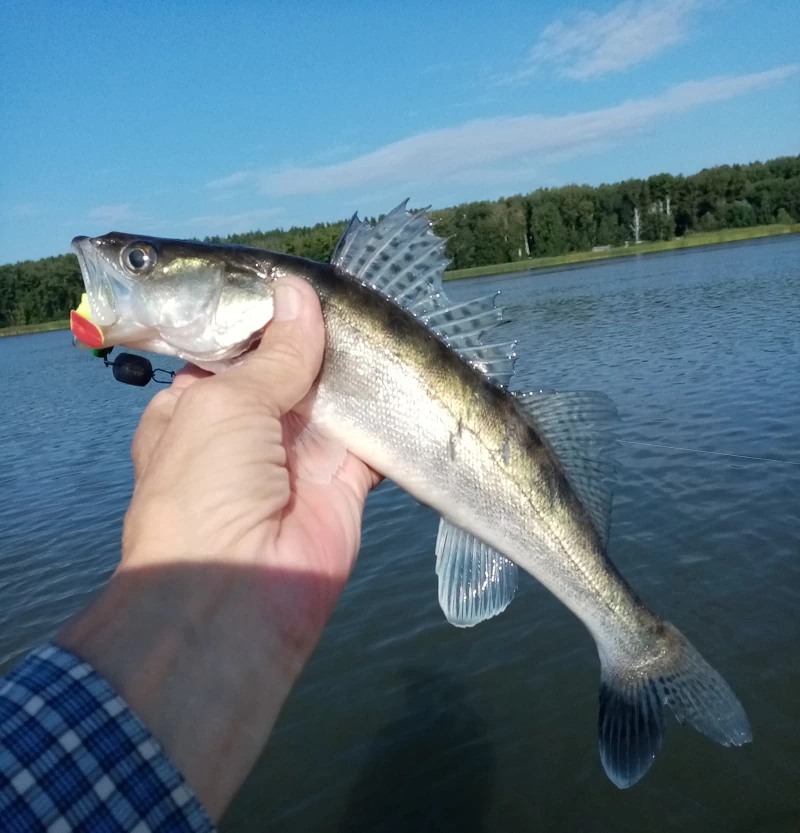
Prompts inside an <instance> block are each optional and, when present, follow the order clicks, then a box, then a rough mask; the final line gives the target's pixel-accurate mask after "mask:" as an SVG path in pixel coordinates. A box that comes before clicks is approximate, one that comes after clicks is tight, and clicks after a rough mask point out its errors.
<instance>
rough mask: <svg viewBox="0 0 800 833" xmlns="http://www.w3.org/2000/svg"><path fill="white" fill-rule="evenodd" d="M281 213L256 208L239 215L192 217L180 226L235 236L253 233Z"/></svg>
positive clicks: (277, 209) (274, 209)
mask: <svg viewBox="0 0 800 833" xmlns="http://www.w3.org/2000/svg"><path fill="white" fill-rule="evenodd" d="M281 212H282V209H280V208H256V209H253V210H252V211H242V212H239V213H238V214H204V215H202V216H199V217H190V218H189V219H188V220H184V221H183V222H181V223H179V224H178V225H180V226H183V227H186V228H191V229H201V230H202V232H203V233H205V234H233V233H235V232H237V231H252V230H253V229H254V228H255V227H256V226H257V225H259V224H262V223H265V222H269V221H271V220H273V219H274V218H275V217H276V216H278V215H279V214H281Z"/></svg>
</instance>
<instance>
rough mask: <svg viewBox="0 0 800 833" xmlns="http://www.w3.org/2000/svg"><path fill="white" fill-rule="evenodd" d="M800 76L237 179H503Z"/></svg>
mask: <svg viewBox="0 0 800 833" xmlns="http://www.w3.org/2000/svg"><path fill="white" fill-rule="evenodd" d="M798 71H800V64H791V65H787V66H783V67H778V68H776V69H772V70H768V71H766V72H759V73H753V74H750V75H739V76H724V77H718V78H710V79H707V80H704V81H691V82H688V83H685V84H679V85H677V86H674V87H671V88H669V89H668V90H667V91H666V92H664V93H663V94H661V95H658V96H653V97H651V98H644V99H637V100H632V101H626V102H623V103H622V104H619V105H617V106H615V107H609V108H606V109H602V110H593V111H590V112H586V113H573V114H569V115H565V116H538V115H529V116H516V117H498V118H492V119H482V120H477V121H470V122H466V123H465V124H461V125H458V126H456V127H450V128H444V129H441V130H433V131H429V132H427V133H420V134H418V135H416V136H411V137H409V138H407V139H402V140H400V141H398V142H393V143H391V144H388V145H385V146H384V147H382V148H379V149H378V150H375V151H373V152H371V153H367V154H363V155H362V156H358V157H355V158H354V159H351V160H349V161H347V162H340V163H337V164H332V165H316V166H312V165H305V166H297V167H294V168H289V169H286V170H281V171H275V172H266V173H260V174H259V173H257V172H255V171H250V172H248V175H247V177H246V179H242V178H240V179H239V180H237V182H238V183H239V184H241V183H242V182H244V181H249V182H250V183H251V184H252V185H254V186H257V187H259V188H260V190H261V191H262V192H264V193H266V194H269V195H272V196H274V195H281V196H286V195H301V194H323V193H330V192H334V191H340V190H345V189H348V190H352V189H365V188H370V189H372V188H376V187H377V188H381V187H387V186H392V185H413V184H417V183H430V182H431V181H434V182H437V183H443V182H448V181H449V182H465V181H467V180H470V179H474V177H475V176H476V175H480V176H482V177H489V176H492V177H495V178H502V176H503V174H504V172H507V171H520V170H523V169H526V168H529V167H530V165H531V164H532V163H533V162H535V163H539V162H541V161H543V160H552V159H556V158H557V159H565V158H574V157H575V156H581V155H588V154H590V153H593V152H596V150H597V148H598V147H607V146H608V145H609V144H610V143H613V142H618V141H619V140H620V139H622V138H624V137H625V136H630V135H633V134H636V133H639V132H641V131H644V130H647V129H649V128H651V127H652V126H653V125H654V124H655V123H656V122H657V121H658V120H659V119H665V118H668V117H670V116H674V115H677V114H679V113H682V112H684V111H686V110H690V109H693V108H696V107H700V106H702V105H706V104H712V103H714V102H719V101H725V100H726V99H730V98H733V97H735V96H740V95H744V94H746V93H749V92H752V91H753V90H758V89H765V88H767V87H770V86H773V85H775V84H778V83H779V82H781V81H783V80H785V79H786V78H789V77H790V76H792V75H795V74H796V73H797V72H798ZM236 176H237V177H241V176H242V174H241V173H240V174H236ZM218 181H219V180H218Z"/></svg>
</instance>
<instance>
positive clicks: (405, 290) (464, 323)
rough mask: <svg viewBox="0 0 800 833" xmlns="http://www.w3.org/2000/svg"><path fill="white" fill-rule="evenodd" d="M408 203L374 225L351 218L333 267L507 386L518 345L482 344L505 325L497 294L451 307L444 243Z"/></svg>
mask: <svg viewBox="0 0 800 833" xmlns="http://www.w3.org/2000/svg"><path fill="white" fill-rule="evenodd" d="M407 202H408V201H407V200H406V201H405V202H402V203H401V204H400V205H398V206H397V208H395V209H394V210H393V211H390V212H389V213H388V214H387V215H386V216H385V217H384V218H383V219H382V220H381V221H380V222H379V223H378V224H377V225H376V226H375V227H372V226H370V225H367V224H366V223H362V222H361V221H360V220H359V219H358V215H355V216H353V219H352V220H351V221H350V223H349V225H348V226H347V228H346V229H345V231H344V234H343V235H342V237H341V239H340V240H339V242H338V244H337V245H336V249H335V250H334V253H333V257H332V258H331V263H332V264H333V265H334V266H337V267H338V268H339V269H341V270H342V271H344V272H347V273H348V274H349V275H351V276H352V277H354V278H356V279H357V280H359V281H361V283H363V284H365V285H366V286H369V287H371V288H372V289H374V290H376V291H377V292H380V293H381V294H382V295H384V296H385V297H386V298H388V299H389V300H390V301H392V302H393V303H395V304H397V305H398V306H400V307H402V308H403V309H406V310H408V311H409V312H410V313H412V314H413V315H414V316H415V317H416V318H418V319H419V320H420V321H421V322H422V323H423V324H425V326H427V327H428V329H430V330H431V332H433V333H436V335H437V336H439V338H441V339H442V341H444V342H445V344H447V345H448V346H449V347H451V348H452V349H453V350H454V351H455V352H457V353H459V354H460V355H461V356H462V357H463V358H464V359H465V360H466V361H468V362H469V363H470V364H471V365H472V366H473V367H475V368H476V369H478V370H480V371H481V372H482V373H484V374H485V375H486V376H488V377H489V378H490V379H491V380H492V381H494V382H495V383H496V384H499V385H508V383H509V380H510V379H511V376H512V374H513V373H514V360H515V358H516V353H515V350H514V348H515V347H516V342H506V343H502V342H499V341H498V340H497V339H493V340H492V343H491V344H485V345H484V344H483V343H482V336H483V335H484V333H486V332H487V331H488V330H491V329H492V328H494V327H496V326H497V325H498V324H502V323H503V311H502V309H500V308H499V307H496V306H495V299H496V297H497V296H496V294H495V295H491V296H488V297H485V298H477V299H475V300H472V301H466V302H464V303H459V304H451V303H450V301H449V300H448V299H447V297H446V295H445V293H444V290H443V289H442V275H443V274H444V270H445V267H446V266H447V264H448V263H450V260H449V259H448V257H447V255H446V254H445V250H444V247H445V241H444V240H442V238H441V237H437V236H436V235H435V234H434V233H433V228H432V223H431V219H430V217H428V214H427V211H416V212H410V211H407V210H406V204H407Z"/></svg>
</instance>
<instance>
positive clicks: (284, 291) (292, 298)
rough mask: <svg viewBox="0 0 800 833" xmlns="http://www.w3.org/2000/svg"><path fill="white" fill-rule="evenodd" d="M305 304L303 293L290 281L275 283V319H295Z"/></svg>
mask: <svg viewBox="0 0 800 833" xmlns="http://www.w3.org/2000/svg"><path fill="white" fill-rule="evenodd" d="M302 306H303V297H302V295H301V294H300V293H299V292H298V291H297V289H295V287H293V286H292V285H291V283H289V282H288V281H281V280H279V281H277V283H276V284H275V320H276V321H294V319H295V318H297V317H298V316H299V315H300V310H301V308H302Z"/></svg>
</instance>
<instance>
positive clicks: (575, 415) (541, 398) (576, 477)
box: [517, 391, 619, 545]
mask: <svg viewBox="0 0 800 833" xmlns="http://www.w3.org/2000/svg"><path fill="white" fill-rule="evenodd" d="M517 402H518V403H519V405H520V407H521V408H522V409H523V410H524V411H525V412H526V413H527V414H528V415H529V416H530V417H531V418H532V420H533V423H534V425H535V427H536V428H537V429H538V431H539V432H540V435H541V437H542V439H543V440H545V442H546V443H548V444H549V445H550V447H551V448H552V449H553V451H554V452H555V453H556V454H557V455H558V458H559V460H560V461H561V463H562V465H563V466H564V472H565V474H566V475H567V479H568V480H569V481H570V483H571V484H572V487H573V488H574V489H575V491H576V492H577V493H578V496H579V497H580V499H581V502H582V503H583V505H584V507H585V508H586V510H587V512H589V514H590V515H591V517H592V520H593V521H594V524H595V527H596V529H597V531H598V533H599V534H600V537H601V539H602V541H603V544H604V545H606V544H607V543H608V533H609V528H610V525H611V498H612V491H613V486H614V474H615V469H616V466H615V461H614V458H613V452H614V448H615V447H616V435H615V430H616V425H617V423H618V421H619V416H618V414H617V409H616V407H615V406H614V403H613V402H612V401H611V400H610V399H609V398H608V397H607V396H606V395H605V394H602V393H595V392H593V391H562V392H558V393H557V392H555V391H535V392H532V393H526V394H519V395H517Z"/></svg>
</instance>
